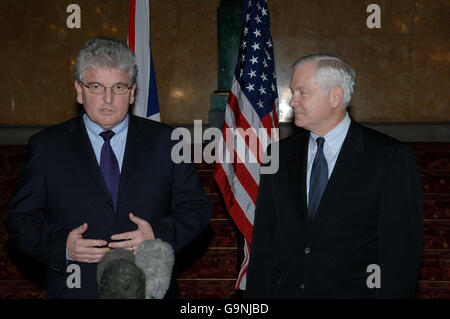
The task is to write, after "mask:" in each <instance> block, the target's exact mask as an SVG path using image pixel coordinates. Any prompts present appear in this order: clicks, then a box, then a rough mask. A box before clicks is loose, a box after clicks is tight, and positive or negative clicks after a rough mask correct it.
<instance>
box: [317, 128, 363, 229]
mask: <svg viewBox="0 0 450 319" xmlns="http://www.w3.org/2000/svg"><path fill="white" fill-rule="evenodd" d="M363 148H364V143H363V138H362V133H361V126H360V125H359V124H357V123H355V122H354V121H353V120H352V122H351V124H350V127H349V129H348V132H347V136H346V137H345V140H344V143H343V144H342V147H341V150H340V152H339V155H338V158H337V160H336V164H335V166H334V169H333V172H332V173H331V176H330V179H329V181H328V184H327V187H326V188H325V191H324V193H323V196H322V199H321V201H320V204H319V207H318V210H317V214H316V217H315V219H314V221H313V225H312V227H311V230H312V231H314V230H315V229H317V227H319V226H320V225H321V224H322V223H325V222H326V221H327V219H328V218H327V217H328V215H329V214H339V213H340V211H337V210H335V209H333V207H331V206H330V205H327V203H328V202H330V203H331V202H333V201H335V200H336V198H340V197H341V195H344V194H345V193H347V192H348V183H347V179H348V176H349V175H350V174H355V173H356V174H357V172H359V171H360V169H361V161H359V160H358V153H359V152H360V151H361V150H362V149H363Z"/></svg>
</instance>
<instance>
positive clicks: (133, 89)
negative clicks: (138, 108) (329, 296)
mask: <svg viewBox="0 0 450 319" xmlns="http://www.w3.org/2000/svg"><path fill="white" fill-rule="evenodd" d="M135 92H136V83H134V84H133V86H132V87H131V91H130V104H133V103H134V94H135Z"/></svg>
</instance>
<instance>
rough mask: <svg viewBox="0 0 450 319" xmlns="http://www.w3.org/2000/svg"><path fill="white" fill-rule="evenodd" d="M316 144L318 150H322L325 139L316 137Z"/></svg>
mask: <svg viewBox="0 0 450 319" xmlns="http://www.w3.org/2000/svg"><path fill="white" fill-rule="evenodd" d="M316 143H317V148H318V149H323V144H324V143H325V139H324V138H323V137H318V138H317V139H316Z"/></svg>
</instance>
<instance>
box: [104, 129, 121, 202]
mask: <svg viewBox="0 0 450 319" xmlns="http://www.w3.org/2000/svg"><path fill="white" fill-rule="evenodd" d="M113 135H114V132H113V131H105V132H101V133H100V136H101V137H103V140H104V141H105V143H103V146H102V151H101V155H100V169H101V170H102V173H103V177H104V179H105V182H106V186H107V187H108V190H109V193H110V194H111V198H112V200H113V207H114V210H116V208H117V195H118V193H119V180H120V170H119V163H118V162H117V158H116V156H115V155H114V152H113V149H112V147H111V144H110V143H109V141H110V140H111V138H112V137H113Z"/></svg>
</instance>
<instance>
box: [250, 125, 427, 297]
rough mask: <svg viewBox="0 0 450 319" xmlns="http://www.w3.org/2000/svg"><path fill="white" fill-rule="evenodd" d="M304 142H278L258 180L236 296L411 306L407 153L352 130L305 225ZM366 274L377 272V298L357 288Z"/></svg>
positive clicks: (418, 215) (417, 233) (411, 198)
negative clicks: (243, 280)
mask: <svg viewBox="0 0 450 319" xmlns="http://www.w3.org/2000/svg"><path fill="white" fill-rule="evenodd" d="M308 140H309V132H308V131H305V130H300V132H298V133H297V134H296V135H294V136H291V137H289V138H286V139H284V140H282V141H280V144H279V146H280V168H279V170H278V172H277V173H276V174H273V175H262V176H261V182H260V188H259V194H258V199H257V203H256V212H255V222H254V231H253V238H252V245H251V255H250V265H249V269H248V279H247V280H248V281H247V289H246V296H247V297H249V298H320V299H322V298H411V297H414V294H415V287H416V280H417V276H418V271H419V265H420V256H421V247H422V240H423V216H422V215H423V214H422V199H421V184H420V179H419V175H418V171H417V167H416V163H415V160H414V158H413V155H412V153H411V151H410V150H409V148H408V147H407V146H406V145H405V144H402V143H400V142H398V141H396V140H394V139H393V138H390V137H388V136H386V135H383V134H381V133H379V132H376V131H374V130H371V129H368V128H365V127H363V126H361V125H359V124H357V123H355V122H354V121H352V123H351V125H350V128H349V131H348V133H347V136H346V138H345V141H344V143H343V145H342V148H341V151H340V154H339V156H338V159H337V161H336V165H335V167H334V170H333V172H332V175H331V176H330V179H329V181H328V184H327V187H326V189H325V192H324V194H323V197H322V200H321V203H320V206H319V208H318V211H317V213H316V217H315V219H314V221H313V222H308V217H307V214H308V213H307V202H306V165H307V153H308ZM371 264H376V265H379V266H380V270H381V288H372V289H369V288H368V286H367V284H366V281H367V279H368V277H369V276H370V275H371V274H372V273H373V270H370V272H367V267H368V266H369V265H371ZM369 281H370V282H372V280H371V279H370V280H369Z"/></svg>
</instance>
